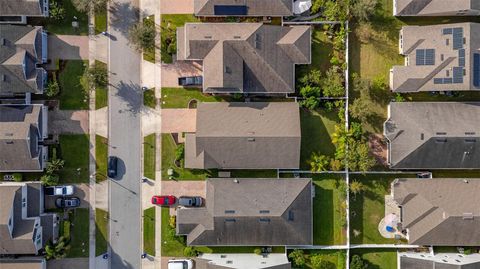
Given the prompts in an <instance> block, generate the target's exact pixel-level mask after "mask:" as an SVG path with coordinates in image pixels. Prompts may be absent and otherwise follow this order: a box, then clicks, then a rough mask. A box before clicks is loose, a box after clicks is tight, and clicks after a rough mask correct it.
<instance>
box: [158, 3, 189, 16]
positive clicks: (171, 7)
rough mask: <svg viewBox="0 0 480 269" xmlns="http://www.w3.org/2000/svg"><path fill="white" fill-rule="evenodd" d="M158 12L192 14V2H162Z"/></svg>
mask: <svg viewBox="0 0 480 269" xmlns="http://www.w3.org/2000/svg"><path fill="white" fill-rule="evenodd" d="M160 12H161V13H162V14H193V13H194V11H193V0H162V1H160Z"/></svg>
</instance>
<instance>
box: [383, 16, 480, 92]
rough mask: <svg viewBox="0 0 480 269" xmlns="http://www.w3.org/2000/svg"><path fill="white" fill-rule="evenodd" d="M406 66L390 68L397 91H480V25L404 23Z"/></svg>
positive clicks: (402, 43)
mask: <svg viewBox="0 0 480 269" xmlns="http://www.w3.org/2000/svg"><path fill="white" fill-rule="evenodd" d="M399 43H400V54H402V55H404V56H405V66H394V67H393V68H392V69H391V70H390V89H391V90H392V91H394V92H422V91H469V90H480V50H479V49H480V24H479V23H457V24H440V25H430V26H404V27H402V30H401V31H400V42H399Z"/></svg>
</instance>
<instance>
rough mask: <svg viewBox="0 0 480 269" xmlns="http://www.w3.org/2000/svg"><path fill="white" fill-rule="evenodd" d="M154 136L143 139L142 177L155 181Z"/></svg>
mask: <svg viewBox="0 0 480 269" xmlns="http://www.w3.org/2000/svg"><path fill="white" fill-rule="evenodd" d="M155 148H156V138H155V134H151V135H148V136H145V137H144V139H143V175H144V176H146V177H148V178H150V179H153V180H155Z"/></svg>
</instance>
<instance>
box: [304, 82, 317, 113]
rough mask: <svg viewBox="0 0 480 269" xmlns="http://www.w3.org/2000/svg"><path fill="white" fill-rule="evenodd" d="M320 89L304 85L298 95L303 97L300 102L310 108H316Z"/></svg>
mask: <svg viewBox="0 0 480 269" xmlns="http://www.w3.org/2000/svg"><path fill="white" fill-rule="evenodd" d="M321 91H322V90H321V89H320V87H316V86H310V85H305V86H304V87H302V88H301V89H300V95H301V96H303V97H304V98H305V99H304V100H303V101H302V102H301V103H300V104H301V105H302V106H303V107H306V108H308V109H312V110H313V109H315V108H317V107H318V106H319V105H320V101H319V99H318V97H320V93H321Z"/></svg>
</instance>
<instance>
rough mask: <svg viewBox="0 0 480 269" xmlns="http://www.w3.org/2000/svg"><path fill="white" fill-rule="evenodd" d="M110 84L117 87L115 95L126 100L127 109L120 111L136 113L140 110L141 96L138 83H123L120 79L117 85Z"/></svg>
mask: <svg viewBox="0 0 480 269" xmlns="http://www.w3.org/2000/svg"><path fill="white" fill-rule="evenodd" d="M111 86H112V87H113V88H115V89H117V93H116V95H117V96H118V97H120V98H122V99H123V100H124V101H125V102H126V105H127V109H126V111H125V110H120V111H121V113H123V112H128V111H130V112H131V113H132V114H134V115H137V114H139V113H140V112H141V111H142V103H143V98H142V89H141V87H140V85H138V84H136V83H133V82H130V83H125V82H124V81H120V83H119V84H118V85H111ZM120 111H119V112H120Z"/></svg>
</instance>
